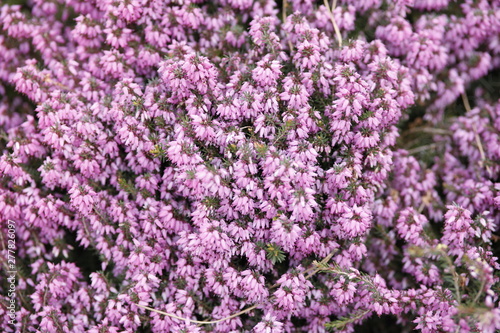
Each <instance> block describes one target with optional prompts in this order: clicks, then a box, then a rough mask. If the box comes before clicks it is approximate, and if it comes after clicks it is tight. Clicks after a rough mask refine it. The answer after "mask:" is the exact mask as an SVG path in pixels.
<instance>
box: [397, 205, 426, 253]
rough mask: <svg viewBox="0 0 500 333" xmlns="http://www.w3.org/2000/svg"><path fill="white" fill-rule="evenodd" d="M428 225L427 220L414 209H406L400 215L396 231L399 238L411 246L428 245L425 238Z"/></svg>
mask: <svg viewBox="0 0 500 333" xmlns="http://www.w3.org/2000/svg"><path fill="white" fill-rule="evenodd" d="M427 223H428V221H427V218H426V217H425V216H424V215H422V214H418V213H417V212H416V211H415V210H414V209H413V208H405V209H404V210H402V211H401V212H400V213H399V218H398V220H397V223H396V230H397V232H398V235H399V237H401V238H402V239H404V240H405V241H407V242H408V243H409V244H413V245H417V246H422V245H425V244H426V243H427V240H426V239H425V238H424V237H423V236H424V228H423V227H424V226H425V225H426V224H427Z"/></svg>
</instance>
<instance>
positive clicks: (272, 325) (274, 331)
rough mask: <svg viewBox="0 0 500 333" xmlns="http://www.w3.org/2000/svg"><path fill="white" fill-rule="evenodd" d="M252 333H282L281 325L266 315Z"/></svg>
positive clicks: (274, 318)
mask: <svg viewBox="0 0 500 333" xmlns="http://www.w3.org/2000/svg"><path fill="white" fill-rule="evenodd" d="M252 332H254V333H282V332H283V323H281V322H279V321H278V320H277V319H276V317H275V316H272V315H271V314H269V313H267V314H266V315H265V316H264V318H262V321H261V322H260V323H258V324H257V325H256V326H255V327H254V328H253V330H252Z"/></svg>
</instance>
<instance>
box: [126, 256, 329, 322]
mask: <svg viewBox="0 0 500 333" xmlns="http://www.w3.org/2000/svg"><path fill="white" fill-rule="evenodd" d="M334 253H335V252H332V253H330V254H329V255H327V256H326V257H325V258H323V260H321V262H319V263H317V262H314V263H313V265H312V266H311V267H309V268H308V269H306V270H305V271H304V272H303V274H306V273H308V272H310V271H312V270H314V271H313V272H312V273H310V274H309V275H307V276H306V279H309V278H311V277H312V276H313V275H314V274H316V273H317V272H319V271H320V270H321V268H320V266H324V265H326V264H327V263H328V261H329V260H330V259H331V258H332V257H333V254H334ZM277 286H279V284H278V283H276V284H274V285H272V286H271V288H276V287H277ZM133 304H134V305H136V306H138V307H140V308H143V309H146V310H149V311H153V312H156V313H159V314H162V315H165V316H168V317H171V318H175V319H179V320H182V321H187V322H190V323H193V324H200V325H210V324H217V323H220V322H222V321H226V320H229V319H233V318H236V317H238V316H240V315H242V314H245V313H247V312H250V311H252V310H253V309H255V308H256V307H258V306H259V305H260V304H254V305H252V306H250V307H248V308H246V309H243V310H241V311H240V312H237V313H234V314H232V315H230V316H228V317H224V318H221V319H217V320H193V319H189V318H184V317H180V316H177V315H174V314H172V313H168V312H164V311H160V310H156V309H154V308H150V307H148V306H144V305H140V304H137V303H133Z"/></svg>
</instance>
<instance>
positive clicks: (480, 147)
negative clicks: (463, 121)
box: [462, 93, 492, 177]
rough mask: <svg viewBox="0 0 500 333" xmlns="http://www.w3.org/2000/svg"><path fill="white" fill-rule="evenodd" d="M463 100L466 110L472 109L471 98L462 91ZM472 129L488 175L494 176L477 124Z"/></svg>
mask: <svg viewBox="0 0 500 333" xmlns="http://www.w3.org/2000/svg"><path fill="white" fill-rule="evenodd" d="M462 101H463V102H464V106H465V110H467V112H470V111H471V107H470V103H469V99H468V98H467V95H466V94H465V93H462ZM472 130H473V131H474V138H475V139H476V144H477V148H478V149H479V154H481V161H482V162H483V165H484V166H485V167H486V171H488V175H490V177H491V176H492V173H491V169H490V166H489V165H486V163H485V162H486V154H485V153H484V149H483V145H482V144H481V139H480V138H479V135H478V134H477V130H476V125H475V124H472Z"/></svg>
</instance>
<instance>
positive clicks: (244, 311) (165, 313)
mask: <svg viewBox="0 0 500 333" xmlns="http://www.w3.org/2000/svg"><path fill="white" fill-rule="evenodd" d="M134 304H135V305H137V306H138V307H140V308H143V309H146V310H149V311H153V312H156V313H159V314H162V315H165V316H168V317H171V318H175V319H179V320H182V321H187V322H190V323H193V324H200V325H209V324H217V323H220V322H221V321H225V320H229V319H232V318H235V317H238V316H240V315H242V314H244V313H247V312H249V311H252V310H253V309H255V308H256V307H257V306H258V305H259V304H255V305H252V306H251V307H248V308H246V309H244V310H241V311H240V312H237V313H235V314H232V315H230V316H228V317H225V318H222V319H217V320H208V321H204V320H193V319H189V318H184V317H179V316H176V315H174V314H171V313H168V312H164V311H160V310H156V309H153V308H150V307H148V306H144V305H140V304H137V303H134Z"/></svg>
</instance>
